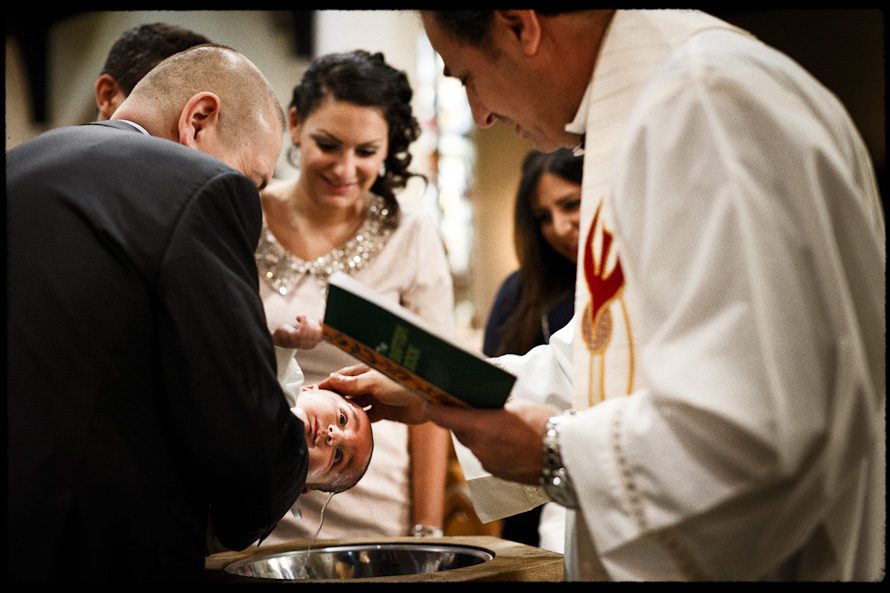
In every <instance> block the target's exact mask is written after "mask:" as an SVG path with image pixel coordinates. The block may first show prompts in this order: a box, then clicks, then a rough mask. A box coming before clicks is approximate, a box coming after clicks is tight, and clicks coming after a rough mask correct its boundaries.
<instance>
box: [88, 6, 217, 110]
mask: <svg viewBox="0 0 890 593" xmlns="http://www.w3.org/2000/svg"><path fill="white" fill-rule="evenodd" d="M202 43H210V40H209V39H207V38H206V37H204V36H203V35H200V34H198V33H195V32H194V31H189V30H188V29H184V28H182V27H178V26H176V25H170V24H167V23H151V24H147V25H139V26H138V27H133V28H132V29H129V30H127V31H125V32H124V33H123V34H121V36H120V37H118V39H117V41H115V42H114V44H113V45H112V46H111V49H110V50H109V52H108V57H107V58H106V59H105V65H104V66H103V67H102V73H101V74H100V75H99V77H98V78H97V79H96V107H98V109H99V113H98V116H97V119H99V120H106V119H109V118H110V117H111V114H112V113H114V112H115V110H116V109H117V108H118V106H119V105H120V104H121V103H123V101H124V99H126V98H127V96H128V95H129V94H130V91H132V90H133V87H134V86H136V83H137V82H139V81H140V80H142V77H143V76H145V75H146V74H148V72H149V70H151V69H152V68H154V67H155V66H157V65H158V64H159V63H160V62H161V61H162V60H164V59H165V58H168V57H170V56H172V55H173V54H175V53H178V52H181V51H183V50H186V49H189V48H190V47H194V46H196V45H201V44H202Z"/></svg>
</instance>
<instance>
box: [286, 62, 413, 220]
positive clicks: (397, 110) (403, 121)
mask: <svg viewBox="0 0 890 593" xmlns="http://www.w3.org/2000/svg"><path fill="white" fill-rule="evenodd" d="M413 94H414V92H413V91H412V89H411V85H410V84H409V83H408V77H407V76H406V75H405V73H404V72H402V71H401V70H397V69H395V68H393V67H392V66H390V65H389V64H387V63H386V61H385V60H384V58H383V54H382V53H380V52H377V53H374V54H372V53H369V52H367V51H364V50H355V51H350V52H345V53H334V54H328V55H325V56H321V57H319V58H316V59H315V60H313V61H312V63H311V64H310V65H309V68H308V69H307V70H306V72H305V73H304V74H303V78H302V79H301V80H300V82H299V84H297V86H295V87H294V93H293V99H292V100H291V103H290V107H296V108H297V114H298V116H299V118H300V119H301V120H304V119H306V118H307V117H309V116H310V115H311V114H312V112H313V111H314V110H315V109H316V108H317V107H318V106H319V105H320V104H321V102H322V101H323V100H324V99H326V98H328V97H333V98H334V99H336V100H338V101H346V102H348V103H353V104H355V105H361V106H363V107H377V108H379V109H381V110H382V111H383V115H384V118H385V119H386V123H387V125H388V127H389V151H388V153H387V155H386V158H385V160H384V165H385V166H386V173H385V174H383V175H381V176H379V177H378V178H377V180H376V181H375V182H374V185H372V186H371V191H372V192H374V193H375V194H377V195H380V196H382V197H383V199H384V200H385V201H386V205H387V207H388V208H389V209H390V211H391V212H392V214H393V218H392V220H393V221H395V220H397V219H398V212H399V204H398V201H397V200H396V196H395V192H396V190H399V189H402V188H404V187H405V185H406V184H407V183H408V179H410V178H411V177H414V176H418V177H423V176H422V175H420V174H418V173H411V172H410V171H408V165H410V164H411V153H410V152H408V147H409V146H410V145H411V143H412V142H414V141H415V140H417V138H418V136H420V125H419V124H418V123H417V119H416V118H415V117H414V114H413V113H412V111H411V97H412V96H413Z"/></svg>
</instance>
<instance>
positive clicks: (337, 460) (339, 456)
mask: <svg viewBox="0 0 890 593" xmlns="http://www.w3.org/2000/svg"><path fill="white" fill-rule="evenodd" d="M341 459H343V451H341V450H340V449H335V450H334V463H340V460H341Z"/></svg>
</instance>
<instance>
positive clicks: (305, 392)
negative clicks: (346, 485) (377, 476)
mask: <svg viewBox="0 0 890 593" xmlns="http://www.w3.org/2000/svg"><path fill="white" fill-rule="evenodd" d="M300 411H302V413H300ZM294 413H295V414H296V415H297V416H299V417H300V419H301V420H303V424H304V428H305V430H306V445H307V446H308V448H309V471H308V473H307V475H306V486H308V487H309V488H313V489H318V488H319V487H320V486H329V485H331V484H332V483H334V482H335V481H338V478H339V479H340V480H342V478H343V476H350V475H356V474H358V473H359V472H361V471H362V470H363V469H364V468H365V466H366V465H367V463H368V460H369V459H370V457H371V450H372V444H373V441H372V438H373V437H372V435H371V422H370V420H369V419H368V415H367V414H366V413H365V411H364V410H363V409H362V408H361V407H360V406H358V405H356V404H354V403H352V402H351V401H349V400H348V399H346V398H344V397H343V396H341V395H340V394H338V393H336V392H334V391H329V390H327V389H319V388H318V387H316V386H314V385H312V386H309V387H304V388H303V389H302V390H301V391H300V395H299V396H297V405H296V406H295V408H294Z"/></svg>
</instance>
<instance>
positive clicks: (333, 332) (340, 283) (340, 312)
mask: <svg viewBox="0 0 890 593" xmlns="http://www.w3.org/2000/svg"><path fill="white" fill-rule="evenodd" d="M322 331H323V336H324V340H325V341H326V342H330V343H331V344H333V345H334V346H336V347H337V348H340V349H341V350H343V351H344V352H346V353H347V354H350V355H352V356H353V357H355V358H357V359H358V360H360V361H362V362H364V363H365V364H367V365H368V366H370V367H372V368H375V369H377V370H378V371H380V372H381V373H383V374H385V375H387V376H388V377H390V378H391V379H393V380H394V381H396V382H398V383H400V384H401V385H402V386H404V387H406V388H407V389H410V390H411V391H413V392H415V393H417V394H418V395H420V396H421V397H424V398H426V399H428V400H430V401H432V402H434V403H439V404H445V405H454V406H468V407H473V408H501V407H503V405H504V402H505V401H507V396H508V395H510V391H511V390H512V389H513V384H514V383H515V382H516V376H515V375H513V374H512V373H509V372H507V371H506V370H504V369H502V368H500V367H498V366H497V365H495V364H492V363H491V362H490V361H489V359H487V358H485V357H483V356H482V355H481V354H477V353H475V352H472V351H471V350H467V349H466V348H464V347H462V346H460V345H458V344H457V343H455V342H454V341H453V340H450V339H448V338H446V337H444V336H443V335H442V334H441V333H440V332H437V331H435V330H434V329H432V328H431V327H430V326H429V325H428V324H427V323H426V322H425V321H424V320H423V319H421V318H420V317H419V316H417V315H416V314H415V313H413V312H411V311H409V310H408V309H406V308H404V307H402V306H401V305H399V304H398V303H393V302H391V301H390V300H389V299H387V298H386V297H384V296H383V295H381V294H380V293H378V292H376V291H374V290H373V289H371V288H369V287H367V286H365V285H364V284H362V283H360V282H358V281H357V280H355V279H353V278H351V277H350V276H347V275H346V274H344V273H342V272H336V273H334V274H332V275H331V277H330V278H329V280H328V294H327V305H326V309H325V317H324V323H323V326H322Z"/></svg>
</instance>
